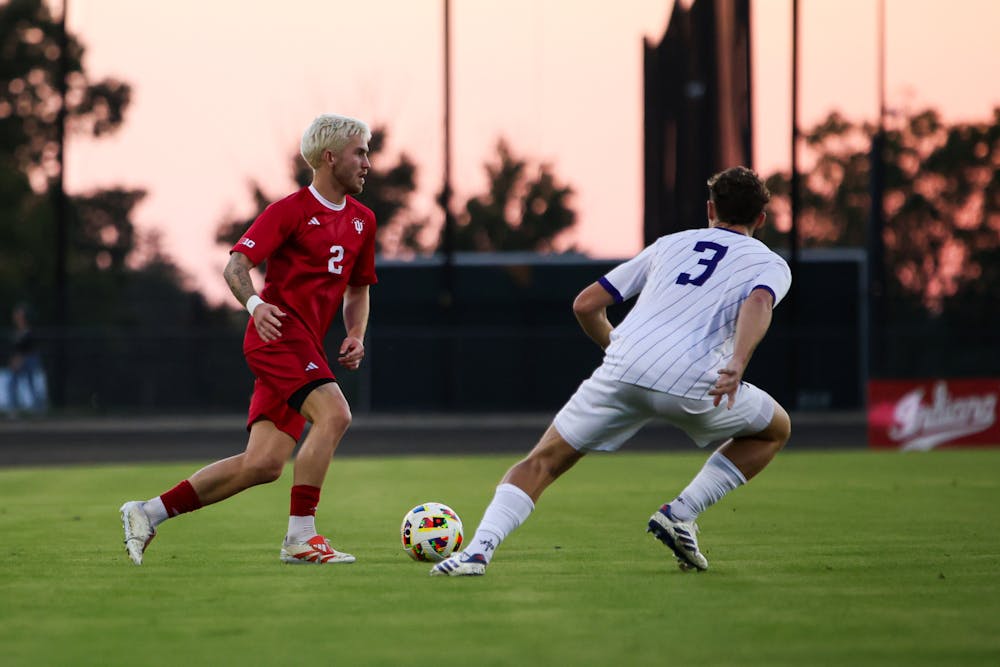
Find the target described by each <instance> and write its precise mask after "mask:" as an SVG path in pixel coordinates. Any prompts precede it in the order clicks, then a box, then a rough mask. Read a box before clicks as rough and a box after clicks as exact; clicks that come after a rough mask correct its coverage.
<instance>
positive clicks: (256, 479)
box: [244, 457, 285, 484]
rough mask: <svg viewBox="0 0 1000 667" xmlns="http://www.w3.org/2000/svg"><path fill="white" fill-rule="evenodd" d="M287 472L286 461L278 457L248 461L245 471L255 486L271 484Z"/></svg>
mask: <svg viewBox="0 0 1000 667" xmlns="http://www.w3.org/2000/svg"><path fill="white" fill-rule="evenodd" d="M284 470H285V461H284V459H281V458H278V457H266V458H261V459H256V460H252V461H247V462H246V464H245V465H244V471H245V472H246V473H247V476H248V477H249V478H250V479H251V480H252V481H253V483H254V484H269V483H271V482H275V481H277V480H278V478H279V477H281V473H282V472H284Z"/></svg>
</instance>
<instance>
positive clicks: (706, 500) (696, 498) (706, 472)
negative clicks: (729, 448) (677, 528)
mask: <svg viewBox="0 0 1000 667" xmlns="http://www.w3.org/2000/svg"><path fill="white" fill-rule="evenodd" d="M746 483H747V478H746V477H744V476H743V473H742V472H740V469H739V468H737V467H736V466H735V465H734V464H733V462H732V461H730V460H729V459H727V458H726V457H725V456H723V455H722V454H721V453H719V452H715V453H714V454H712V455H711V456H709V457H708V460H707V461H705V465H704V466H703V467H702V469H701V471H700V472H699V473H698V474H697V475H695V477H694V479H692V480H691V483H690V484H688V485H687V487H685V489H684V490H683V491H681V493H680V495H678V496H677V497H676V498H675V499H674V500H672V501H671V502H670V514H671V515H673V517H674V518H675V519H677V520H678V521H693V520H694V519H695V518H696V517H697V516H698V515H699V514H701V513H702V512H704V511H705V510H706V509H708V508H709V507H711V506H712V505H714V504H715V503H717V502H718V501H719V500H721V499H722V497H723V496H724V495H726V494H727V493H729V492H730V491H732V490H733V489H735V488H736V487H738V486H741V485H743V484H746Z"/></svg>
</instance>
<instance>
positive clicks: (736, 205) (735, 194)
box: [708, 167, 771, 227]
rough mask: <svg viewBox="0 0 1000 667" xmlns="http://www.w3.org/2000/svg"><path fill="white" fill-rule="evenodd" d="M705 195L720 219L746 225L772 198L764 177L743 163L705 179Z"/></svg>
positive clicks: (748, 224)
mask: <svg viewBox="0 0 1000 667" xmlns="http://www.w3.org/2000/svg"><path fill="white" fill-rule="evenodd" d="M708 197H709V199H711V200H712V201H713V202H714V203H715V214H716V215H717V216H718V217H719V220H720V221H722V222H728V223H730V224H733V225H746V226H748V227H749V226H750V225H752V224H753V223H754V221H755V220H756V219H757V216H759V215H760V214H761V211H763V210H764V206H765V205H767V202H769V201H771V193H770V191H769V190H768V189H767V186H766V185H764V181H762V180H761V179H760V176H758V175H757V173H756V172H754V171H753V170H752V169H747V168H746V167H730V168H729V169H726V170H725V171H720V172H719V173H717V174H715V175H714V176H712V177H711V178H710V179H708Z"/></svg>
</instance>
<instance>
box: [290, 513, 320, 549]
mask: <svg viewBox="0 0 1000 667" xmlns="http://www.w3.org/2000/svg"><path fill="white" fill-rule="evenodd" d="M314 537H316V517H315V516H289V517H288V534H287V535H285V544H305V543H306V542H308V541H309V540H310V539H312V538H314Z"/></svg>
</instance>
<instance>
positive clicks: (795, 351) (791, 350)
mask: <svg viewBox="0 0 1000 667" xmlns="http://www.w3.org/2000/svg"><path fill="white" fill-rule="evenodd" d="M798 148H799V0H792V155H791V158H792V164H791V172H792V173H791V180H790V182H789V192H788V198H789V203H790V209H791V211H790V212H791V229H790V230H789V232H788V235H789V265H790V267H789V268H790V269H791V271H792V289H791V293H790V294H789V297H791V298H790V299H789V303H788V306H789V308H788V310H789V318H790V321H791V324H792V327H791V328H792V338H791V345H789V346H788V378H789V383H790V389H791V391H792V395H791V396H792V398H791V401H792V405H793V406H795V407H797V406H798V386H799V359H798V357H799V314H798V310H799V309H798V298H797V296H796V295H797V293H798V288H797V287H796V285H797V284H798V282H799V279H800V276H799V266H800V262H799V155H798V154H799V151H798Z"/></svg>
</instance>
